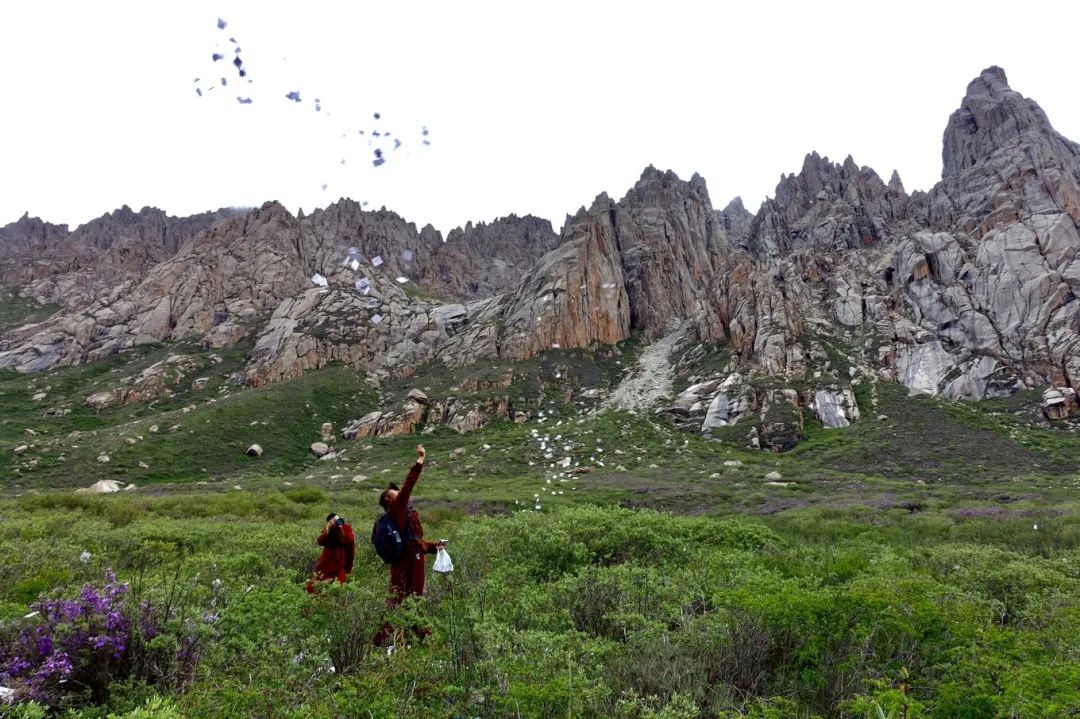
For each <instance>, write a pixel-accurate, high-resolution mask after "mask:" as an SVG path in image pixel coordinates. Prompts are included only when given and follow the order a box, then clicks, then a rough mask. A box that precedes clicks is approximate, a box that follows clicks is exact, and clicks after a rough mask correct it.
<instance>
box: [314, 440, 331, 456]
mask: <svg viewBox="0 0 1080 719" xmlns="http://www.w3.org/2000/svg"><path fill="white" fill-rule="evenodd" d="M310 449H311V453H312V454H313V455H315V456H316V457H325V456H326V455H327V454H328V453H329V452H330V447H328V446H327V444H326V443H325V442H312V443H311V447H310Z"/></svg>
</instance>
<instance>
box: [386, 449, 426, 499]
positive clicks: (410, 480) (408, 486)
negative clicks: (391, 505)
mask: <svg viewBox="0 0 1080 719" xmlns="http://www.w3.org/2000/svg"><path fill="white" fill-rule="evenodd" d="M426 456H427V453H426V452H425V451H424V445H422V444H418V445H416V463H415V464H414V465H413V466H412V467H410V468H409V475H408V476H407V477H405V484H403V485H402V487H401V490H400V491H399V492H398V495H397V498H396V499H395V500H394V502H395V503H396V504H398V505H399V506H402V507H408V506H409V499H410V498H411V497H412V491H413V487H415V486H416V482H417V481H418V480H419V479H420V472H421V471H423V469H424V459H425V458H426Z"/></svg>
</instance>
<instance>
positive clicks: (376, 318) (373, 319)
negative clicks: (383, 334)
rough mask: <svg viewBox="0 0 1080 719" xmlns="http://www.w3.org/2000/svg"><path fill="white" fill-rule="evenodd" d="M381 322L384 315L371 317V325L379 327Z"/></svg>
mask: <svg viewBox="0 0 1080 719" xmlns="http://www.w3.org/2000/svg"><path fill="white" fill-rule="evenodd" d="M380 322H382V315H372V316H371V324H373V325H377V324H379V323H380Z"/></svg>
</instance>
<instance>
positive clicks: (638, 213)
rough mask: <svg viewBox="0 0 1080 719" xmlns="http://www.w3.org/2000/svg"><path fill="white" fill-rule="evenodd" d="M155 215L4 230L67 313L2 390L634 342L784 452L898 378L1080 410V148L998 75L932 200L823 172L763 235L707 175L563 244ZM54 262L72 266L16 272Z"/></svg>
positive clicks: (353, 210)
mask: <svg viewBox="0 0 1080 719" xmlns="http://www.w3.org/2000/svg"><path fill="white" fill-rule="evenodd" d="M125 210H126V208H125ZM155 213H158V211H152V210H145V209H144V210H143V211H142V212H140V213H138V214H136V213H131V211H130V210H126V211H118V212H117V213H114V214H113V215H107V216H106V217H104V218H101V221H95V223H89V224H88V225H85V226H83V227H81V228H79V229H78V230H76V231H75V232H74V233H70V234H67V233H66V228H63V227H59V226H53V225H48V224H47V223H43V222H41V221H40V220H35V219H31V218H26V217H24V218H23V219H21V220H19V222H17V223H14V224H13V225H9V226H7V227H6V228H2V229H0V258H2V261H3V262H4V263H5V264H4V265H2V267H3V268H5V269H4V274H3V275H2V276H0V277H2V279H3V282H4V283H5V284H7V285H10V286H17V287H19V288H20V289H21V292H22V293H23V294H25V295H28V296H31V297H34V298H36V299H39V300H42V301H60V302H62V303H64V304H65V305H66V306H67V308H68V311H66V312H62V313H59V314H58V315H56V316H54V317H53V318H51V319H50V320H48V321H46V322H43V323H40V324H37V325H31V326H24V327H20V328H16V329H14V330H12V331H10V332H8V333H7V335H5V336H4V337H3V338H2V339H0V368H8V369H15V370H18V371H23V372H32V371H37V370H41V369H44V368H47V367H52V366H56V365H63V364H79V363H83V362H88V361H92V360H94V359H97V358H99V357H103V356H106V355H108V354H111V353H114V352H117V351H120V350H122V349H125V348H128V347H132V346H136V345H140V344H146V343H152V342H165V341H175V340H191V341H197V342H200V343H201V344H202V345H203V346H204V347H205V348H207V349H213V348H220V347H225V346H230V345H233V344H236V343H238V342H240V341H242V340H243V339H244V338H250V341H251V342H253V347H254V349H253V350H252V351H251V353H250V362H249V365H248V369H247V380H248V382H249V383H250V384H252V385H260V384H265V383H269V382H276V381H280V380H284V379H289V378H292V377H296V376H298V375H300V374H302V373H303V372H305V371H308V370H311V369H317V368H320V367H322V366H324V365H326V364H327V363H328V362H333V361H342V362H345V363H348V364H350V365H352V366H354V367H356V368H357V369H358V370H360V371H362V372H365V373H368V374H369V376H370V378H371V380H372V381H373V382H380V381H382V380H383V379H386V378H390V377H396V378H400V377H405V376H408V375H409V373H411V372H412V371H413V370H415V369H416V368H417V367H418V366H420V365H422V364H424V363H427V362H431V361H442V362H444V363H446V364H447V365H450V366H460V365H463V364H467V363H470V362H474V361H476V360H479V359H485V358H497V359H526V358H529V357H532V356H534V355H536V354H538V353H541V352H545V351H548V350H551V349H570V348H585V347H594V346H603V345H612V344H614V343H617V342H620V341H621V340H624V339H627V338H628V337H630V336H631V335H638V336H640V337H642V338H643V339H645V340H646V341H652V340H661V339H662V340H663V343H662V344H658V345H657V347H659V348H661V349H663V351H662V352H656V351H654V352H652V353H651V354H649V358H650V359H649V362H650V365H649V369H648V371H649V372H673V371H675V370H676V369H677V367H676V366H675V365H678V364H679V362H684V363H685V362H689V363H690V364H689V365H687V366H688V367H691V366H692V365H693V359H694V357H700V356H701V355H702V353H703V352H705V351H706V350H705V347H707V346H710V347H711V346H722V347H724V348H726V351H728V352H729V353H730V361H729V362H728V363H727V365H726V366H724V367H723V368H714V369H712V370H710V371H709V372H707V373H706V374H704V375H699V376H695V377H694V379H695V380H697V381H694V382H692V383H691V385H690V386H689V387H688V388H687V389H686V390H685V391H683V392H682V393H680V394H679V395H678V396H677V397H669V398H668V400H667V401H666V402H665V403H663V406H662V407H661V408H660V410H661V411H662V412H663V413H665V414H666V415H667V416H668V417H670V418H671V419H672V420H673V421H675V422H676V423H678V424H679V425H680V426H684V427H686V428H694V429H700V430H703V431H707V432H711V431H714V430H716V429H718V428H720V427H725V426H730V425H732V424H736V423H738V424H744V425H746V426H747V428H748V432H747V434H746V439H747V441H749V442H751V443H752V444H756V445H757V446H761V447H763V448H774V449H786V448H788V447H790V446H792V445H793V444H794V443H795V442H797V441H798V438H799V436H800V435H801V432H802V428H803V418H802V417H803V415H802V410H803V408H806V409H807V410H808V411H811V412H813V413H815V414H816V415H817V416H818V417H819V418H820V419H821V421H822V422H823V423H825V424H826V425H827V426H832V427H838V426H843V425H845V424H847V423H849V422H851V421H856V420H857V419H858V418H859V417H860V416H861V414H866V413H867V412H869V411H872V409H873V408H872V407H865V406H864V407H860V406H859V402H858V401H857V400H856V396H855V393H854V392H853V388H855V387H857V386H859V385H860V384H864V383H866V384H873V383H875V382H877V381H878V380H879V379H881V378H889V379H895V380H897V381H900V382H902V383H904V384H905V385H907V386H908V387H909V388H910V389H911V390H912V391H915V392H924V393H929V394H936V395H942V396H944V397H947V398H951V399H981V398H987V397H995V396H1000V395H1003V394H1008V393H1012V392H1015V391H1018V390H1020V389H1023V388H1028V387H1039V386H1043V385H1050V386H1052V387H1053V388H1055V389H1054V391H1053V393H1051V394H1053V397H1054V407H1055V409H1053V411H1050V410H1048V412H1047V415H1048V416H1051V415H1053V416H1067V415H1068V414H1070V413H1071V412H1072V411H1074V410H1075V408H1076V400H1075V391H1076V389H1077V388H1078V384H1080V379H1078V378H1080V314H1078V312H1080V303H1077V302H1076V301H1075V300H1076V295H1075V292H1076V289H1077V287H1078V285H1080V264H1078V262H1080V260H1078V259H1077V252H1078V251H1080V235H1078V227H1080V146H1077V145H1076V144H1074V143H1072V142H1070V141H1068V140H1066V139H1065V138H1063V137H1061V136H1060V135H1058V134H1057V133H1056V132H1055V131H1054V130H1053V128H1052V126H1051V125H1050V123H1049V121H1048V119H1047V118H1046V115H1045V114H1044V113H1043V112H1042V110H1041V109H1040V108H1039V107H1038V105H1036V104H1035V103H1034V102H1033V101H1031V100H1029V99H1026V98H1024V97H1022V96H1021V95H1020V94H1019V93H1017V92H1015V91H1013V90H1012V89H1011V88H1010V87H1009V86H1008V84H1007V81H1006V78H1005V74H1004V72H1003V71H1002V70H1001V69H999V68H989V69H987V70H985V71H983V72H982V73H981V74H980V75H979V77H978V78H976V79H975V80H973V81H972V83H971V84H970V85H969V86H968V88H967V93H966V95H965V96H964V98H963V100H962V102H961V106H960V108H959V109H958V110H957V111H956V112H954V113H953V115H952V116H951V117H950V118H949V121H948V124H947V127H946V130H945V135H944V151H943V172H942V181H941V182H939V183H938V184H937V185H935V186H934V187H933V188H931V189H930V191H929V192H925V193H924V192H915V193H913V194H911V195H909V194H908V193H907V192H906V191H905V189H904V186H903V184H902V182H901V181H900V178H899V176H898V175H897V174H896V173H895V172H893V173H892V175H891V177H890V179H889V181H888V182H885V181H883V180H882V179H881V176H879V175H878V174H877V173H876V172H875V171H874V170H872V169H870V168H867V167H860V166H858V165H857V164H856V163H855V161H854V160H853V159H852V158H851V157H848V158H846V159H845V160H844V162H843V163H840V164H837V163H834V162H831V161H830V160H829V159H828V158H825V157H821V156H819V155H818V154H817V153H811V154H809V155H807V156H806V157H805V159H804V161H803V165H802V168H801V169H800V170H799V172H797V173H794V174H791V175H783V176H782V177H781V179H780V182H779V184H778V185H777V188H776V193H775V196H774V197H773V198H770V199H768V200H766V201H765V202H764V203H763V204H762V206H761V208H760V209H759V210H758V212H757V213H756V215H751V214H750V213H749V212H747V211H746V209H745V208H744V207H743V206H742V202H741V201H740V200H738V198H736V199H735V200H733V201H732V202H731V203H730V204H728V205H727V207H725V208H724V209H723V210H716V209H714V208H713V205H712V202H711V199H710V197H709V194H708V191H707V188H706V185H705V181H704V180H703V179H702V178H701V177H700V176H698V175H694V176H693V177H692V178H690V180H689V181H684V180H681V179H679V178H678V177H676V176H675V175H674V173H671V172H661V171H659V170H656V169H655V168H652V167H649V168H647V169H646V170H645V171H644V173H643V174H642V176H641V179H640V180H639V181H638V182H637V183H636V184H635V185H634V186H633V187H632V188H631V189H630V190H629V191H628V192H627V193H626V195H625V196H624V197H622V198H621V199H619V200H618V201H616V200H614V199H612V198H611V197H609V196H608V195H607V194H601V195H599V196H598V197H597V198H596V199H595V200H594V201H593V203H592V204H591V205H590V206H589V207H588V208H584V207H583V208H581V209H580V210H579V211H578V212H577V213H575V214H574V215H572V216H569V217H568V218H567V220H566V222H565V224H564V226H563V228H562V230H561V232H560V233H559V234H558V235H556V234H555V233H554V232H553V230H552V228H551V225H550V223H548V222H546V221H544V220H540V219H538V218H534V217H522V218H518V217H514V216H510V217H507V218H503V219H500V220H496V221H494V222H492V223H490V224H479V225H471V224H470V225H467V226H466V227H465V228H462V229H459V230H455V231H453V232H451V233H450V234H449V235H448V237H447V238H446V241H445V242H444V241H443V238H442V237H441V235H440V234H439V233H438V232H437V231H436V230H434V228H431V227H430V226H428V227H424V228H422V229H420V230H417V228H416V227H415V225H413V224H412V223H409V222H407V221H405V220H404V219H403V218H401V217H399V216H398V215H396V214H395V213H393V212H389V211H387V210H385V209H383V210H379V211H375V212H367V211H364V210H362V209H361V208H360V206H359V205H357V203H354V202H352V201H350V200H341V201H339V202H337V203H335V204H333V205H331V206H330V207H327V208H325V209H322V210H317V211H315V212H313V213H311V214H310V215H307V216H304V215H300V216H293V215H292V214H290V213H289V212H287V211H286V210H285V209H284V208H283V207H282V206H280V205H279V204H277V203H267V204H266V205H264V206H263V207H261V208H259V209H257V210H251V211H246V212H243V213H208V214H206V215H200V216H196V217H195V218H187V219H186V220H185V221H177V220H175V218H165V216H164V214H163V213H158V214H155ZM170 222H171V224H170ZM35 252H36V253H39V254H41V255H42V256H44V257H57V258H58V257H61V256H67V257H68V260H67V261H68V263H69V264H67V265H65V264H64V263H63V262H58V263H57V268H54V269H55V271H54V272H51V273H50V272H44V271H40V270H36V269H33V265H31V269H30V270H24V269H19V270H16V269H12V268H14V267H15V266H16V265H17V264H18V260H19V259H20V258H23V259H25V258H26V257H28V256H30V255H31V254H33V253H35ZM24 264H25V262H24ZM103 277H111V278H113V281H112V282H109V283H108V284H107V285H103V284H96V283H95V279H94V278H103ZM117 280H119V281H117ZM434 298H439V300H435V299H434ZM676 357H681V358H682V359H681V360H678V361H677V360H676ZM669 360H670V361H669ZM642 371H644V370H642ZM687 371H692V370H690V369H688V370H687ZM639 379H640V377H639ZM660 385H663V383H662V382H661V383H660ZM658 386H659V385H658ZM624 394H625V393H624ZM663 394H664V393H663V392H660V393H659V395H658V396H662V395H663ZM1058 398H1060V400H1061V401H1058ZM1063 408H1064V409H1063ZM860 413H861V414H860ZM750 418H753V420H752V421H751V419H750ZM410 426H411V425H410Z"/></svg>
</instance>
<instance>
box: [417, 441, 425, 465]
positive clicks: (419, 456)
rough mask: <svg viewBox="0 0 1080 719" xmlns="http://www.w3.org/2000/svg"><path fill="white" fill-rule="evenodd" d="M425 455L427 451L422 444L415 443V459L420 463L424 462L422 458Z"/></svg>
mask: <svg viewBox="0 0 1080 719" xmlns="http://www.w3.org/2000/svg"><path fill="white" fill-rule="evenodd" d="M426 457H427V452H426V451H425V450H424V445H422V444H418V445H416V461H417V462H419V463H420V464H423V463H424V459H425V458H426Z"/></svg>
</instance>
